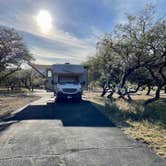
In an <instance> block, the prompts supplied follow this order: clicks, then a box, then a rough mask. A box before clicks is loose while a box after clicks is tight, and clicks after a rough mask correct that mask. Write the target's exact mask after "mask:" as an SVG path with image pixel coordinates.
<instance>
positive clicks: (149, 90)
mask: <svg viewBox="0 0 166 166" xmlns="http://www.w3.org/2000/svg"><path fill="white" fill-rule="evenodd" d="M147 87H148V91H147V93H146V95H150V92H151V86H150V85H148V86H147Z"/></svg>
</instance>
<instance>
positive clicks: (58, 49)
mask: <svg viewBox="0 0 166 166" xmlns="http://www.w3.org/2000/svg"><path fill="white" fill-rule="evenodd" d="M149 3H153V4H154V5H156V15H157V16H163V15H164V14H166V13H165V6H166V0H0V25H2V26H7V27H11V28H14V29H16V30H17V31H18V32H19V34H20V35H22V36H23V39H24V40H25V42H26V44H27V46H28V48H29V50H30V52H31V53H32V54H33V56H34V58H35V59H36V61H35V63H37V64H55V63H65V62H69V63H73V64H80V63H82V62H84V61H86V59H87V58H88V57H89V56H93V55H94V53H95V49H96V42H97V40H98V39H99V37H100V36H101V35H103V34H104V33H110V32H112V31H113V30H114V27H115V25H116V24H120V23H125V21H126V18H125V13H128V14H136V13H137V12H139V11H140V10H141V9H143V7H144V6H145V5H146V4H149Z"/></svg>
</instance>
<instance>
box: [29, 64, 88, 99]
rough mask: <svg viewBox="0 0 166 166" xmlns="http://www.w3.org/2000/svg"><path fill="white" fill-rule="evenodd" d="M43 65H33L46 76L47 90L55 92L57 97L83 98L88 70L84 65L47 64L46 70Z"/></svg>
mask: <svg viewBox="0 0 166 166" xmlns="http://www.w3.org/2000/svg"><path fill="white" fill-rule="evenodd" d="M31 66H32V65H31ZM41 66H42V65H39V67H40V68H38V67H37V65H36V66H35V67H34V65H33V66H32V67H33V68H35V69H36V71H38V72H41V71H42V74H43V75H45V76H46V90H47V91H51V92H54V95H55V96H56V98H57V99H78V100H81V98H82V92H83V90H84V89H85V88H86V87H87V70H86V69H85V68H84V67H83V66H82V65H74V64H68V63H66V64H54V65H51V66H47V67H46V68H45V72H43V68H44V66H43V68H42V67H41ZM40 74H41V73H40Z"/></svg>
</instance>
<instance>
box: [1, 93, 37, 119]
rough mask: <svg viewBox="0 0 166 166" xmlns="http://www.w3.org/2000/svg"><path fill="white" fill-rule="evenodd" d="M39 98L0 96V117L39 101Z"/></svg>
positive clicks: (19, 95)
mask: <svg viewBox="0 0 166 166" xmlns="http://www.w3.org/2000/svg"><path fill="white" fill-rule="evenodd" d="M39 98H40V97H39V96H32V95H25V94H17V95H2V94H1V95H0V117H2V116H5V115H7V114H10V113H11V112H13V111H15V110H17V109H19V108H21V107H23V106H24V105H26V104H28V103H31V102H32V101H35V100H37V99H39Z"/></svg>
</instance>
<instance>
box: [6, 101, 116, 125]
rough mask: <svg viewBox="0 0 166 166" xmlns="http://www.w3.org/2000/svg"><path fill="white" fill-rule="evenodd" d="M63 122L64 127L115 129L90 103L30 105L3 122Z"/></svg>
mask: <svg viewBox="0 0 166 166" xmlns="http://www.w3.org/2000/svg"><path fill="white" fill-rule="evenodd" d="M22 120H61V121H62V124H63V126H64V127H70V126H79V127H81V126H82V127H84V126H85V127H114V124H113V123H112V122H111V121H110V120H109V119H108V118H107V117H106V116H105V115H104V114H102V113H101V112H100V111H99V110H98V109H97V108H96V107H94V105H93V104H92V103H91V102H89V101H82V102H60V103H58V102H57V103H47V104H46V105H30V106H28V107H26V108H25V109H23V110H22V111H20V112H18V113H16V114H14V115H12V116H11V117H10V116H9V117H8V118H5V119H4V120H3V121H5V122H9V121H22Z"/></svg>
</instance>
